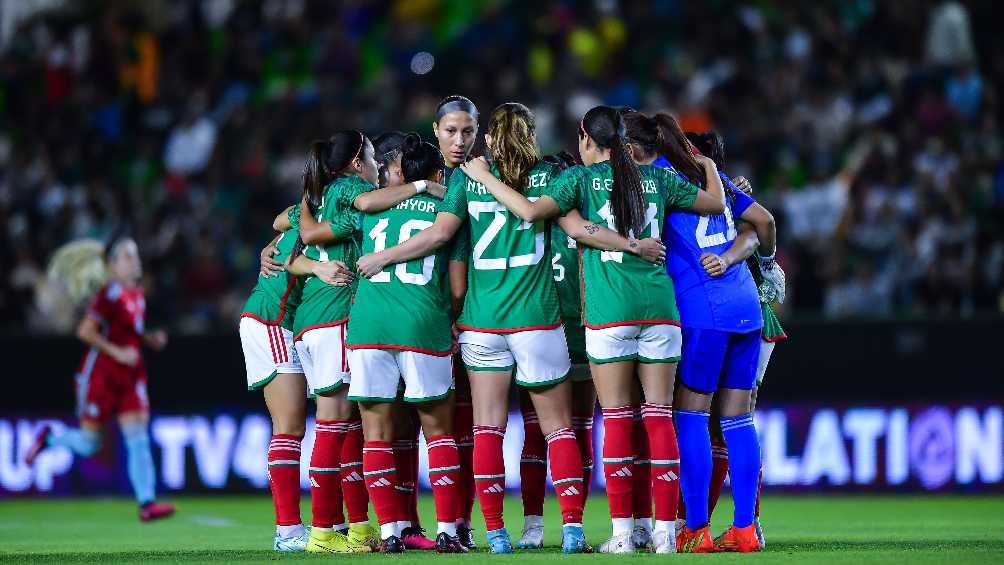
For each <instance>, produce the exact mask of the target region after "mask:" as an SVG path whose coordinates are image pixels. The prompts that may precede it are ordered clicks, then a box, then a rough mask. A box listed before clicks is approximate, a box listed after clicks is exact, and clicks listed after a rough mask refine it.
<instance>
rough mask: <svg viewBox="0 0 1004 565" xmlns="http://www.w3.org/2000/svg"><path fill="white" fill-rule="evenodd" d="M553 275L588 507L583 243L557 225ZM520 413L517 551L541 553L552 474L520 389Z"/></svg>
mask: <svg viewBox="0 0 1004 565" xmlns="http://www.w3.org/2000/svg"><path fill="white" fill-rule="evenodd" d="M544 161H546V162H548V163H550V164H552V165H554V166H555V167H557V168H558V170H565V169H567V168H568V167H572V166H575V164H576V163H575V158H574V157H573V156H572V155H571V154H569V153H567V152H562V153H559V154H557V155H549V156H547V157H544ZM550 235H551V253H550V256H551V272H552V276H553V277H554V286H555V289H556V290H557V292H558V307H559V309H560V310H561V321H562V325H563V326H564V329H565V341H566V342H567V343H568V353H569V356H570V357H571V362H572V369H571V371H570V372H569V380H571V381H572V429H573V430H574V431H575V440H576V442H577V443H578V445H579V453H580V454H581V455H582V486H583V489H582V504H583V507H585V503H586V502H587V501H588V499H589V487H590V485H591V483H592V470H593V415H594V411H595V407H596V389H595V388H594V387H593V380H592V376H591V375H590V374H589V364H588V363H589V360H588V359H587V358H586V336H585V329H584V328H583V326H582V311H581V310H582V308H581V296H580V293H579V289H580V287H581V281H580V279H579V254H578V244H577V243H576V241H575V240H574V239H572V238H571V237H569V236H568V234H566V233H565V231H564V230H562V229H561V226H559V225H558V224H557V222H552V223H551V234H550ZM519 399H520V409H521V410H522V412H523V452H522V453H521V455H520V465H519V476H520V494H521V496H522V499H523V533H522V535H521V536H520V539H519V541H518V542H517V543H516V547H517V548H519V549H540V548H541V547H543V545H544V486H545V482H546V478H547V477H546V474H547V443H546V442H545V441H544V434H543V432H541V431H540V424H539V423H538V421H537V413H536V412H535V411H534V409H533V402H532V401H531V400H530V395H529V394H528V393H527V392H526V391H525V390H524V389H520V395H519Z"/></svg>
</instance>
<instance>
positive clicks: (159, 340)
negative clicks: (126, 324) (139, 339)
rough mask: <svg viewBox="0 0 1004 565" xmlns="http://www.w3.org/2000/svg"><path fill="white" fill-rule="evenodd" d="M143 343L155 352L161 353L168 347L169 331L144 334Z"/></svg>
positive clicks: (161, 330)
mask: <svg viewBox="0 0 1004 565" xmlns="http://www.w3.org/2000/svg"><path fill="white" fill-rule="evenodd" d="M143 343H145V344H146V346H147V347H149V348H151V349H153V350H154V351H160V350H161V349H164V348H165V347H167V331H165V330H163V329H156V330H150V331H147V332H143Z"/></svg>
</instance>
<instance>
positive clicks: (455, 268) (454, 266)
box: [449, 260, 467, 320]
mask: <svg viewBox="0 0 1004 565" xmlns="http://www.w3.org/2000/svg"><path fill="white" fill-rule="evenodd" d="M449 276H450V306H451V307H452V309H453V319H454V320H456V319H457V318H458V317H459V316H460V312H461V311H462V310H463V309H464V298H466V297H467V261H455V260H450V262H449Z"/></svg>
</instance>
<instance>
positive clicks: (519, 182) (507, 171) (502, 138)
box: [487, 102, 540, 192]
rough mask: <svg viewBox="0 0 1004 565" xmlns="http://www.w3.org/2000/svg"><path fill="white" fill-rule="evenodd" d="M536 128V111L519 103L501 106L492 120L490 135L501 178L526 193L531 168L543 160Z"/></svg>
mask: <svg viewBox="0 0 1004 565" xmlns="http://www.w3.org/2000/svg"><path fill="white" fill-rule="evenodd" d="M536 128H537V124H536V120H534V117H533V113H532V112H530V109H529V108H527V107H526V106H524V105H522V104H520V103H519V102H506V103H505V104H501V105H499V106H498V107H496V108H495V109H494V110H492V114H491V117H490V118H489V120H488V131H487V135H489V136H491V138H492V145H493V146H492V148H491V151H492V161H493V162H494V163H495V166H496V167H497V168H498V171H499V178H500V179H501V180H502V182H504V183H505V184H507V185H509V186H510V187H512V188H513V189H514V190H516V191H519V192H523V189H524V187H525V186H526V182H527V178H528V177H529V176H530V171H531V170H532V169H533V167H534V166H536V165H537V161H539V160H540V153H538V151H537V140H536V138H535V137H534V134H535V130H536Z"/></svg>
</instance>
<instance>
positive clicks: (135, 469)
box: [122, 423, 157, 506]
mask: <svg viewBox="0 0 1004 565" xmlns="http://www.w3.org/2000/svg"><path fill="white" fill-rule="evenodd" d="M122 436H123V437H124V438H125V446H126V459H127V461H126V467H127V469H128V471H129V482H130V483H132V490H133V492H134V493H135V494H136V502H139V505H140V506H143V505H144V504H147V503H149V502H153V499H154V488H155V486H156V482H157V478H156V475H154V469H153V454H151V453H150V433H149V432H148V431H147V428H146V423H142V424H140V423H133V424H128V425H125V426H122Z"/></svg>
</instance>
